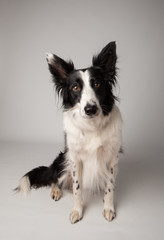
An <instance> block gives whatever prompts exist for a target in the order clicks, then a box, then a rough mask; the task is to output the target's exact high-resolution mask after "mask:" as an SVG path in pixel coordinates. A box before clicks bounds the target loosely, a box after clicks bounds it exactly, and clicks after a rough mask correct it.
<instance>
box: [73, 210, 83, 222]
mask: <svg viewBox="0 0 164 240" xmlns="http://www.w3.org/2000/svg"><path fill="white" fill-rule="evenodd" d="M81 219H82V212H79V211H78V210H72V212H71V214H70V221H71V223H72V224H74V223H77V222H79V221H80V220H81Z"/></svg>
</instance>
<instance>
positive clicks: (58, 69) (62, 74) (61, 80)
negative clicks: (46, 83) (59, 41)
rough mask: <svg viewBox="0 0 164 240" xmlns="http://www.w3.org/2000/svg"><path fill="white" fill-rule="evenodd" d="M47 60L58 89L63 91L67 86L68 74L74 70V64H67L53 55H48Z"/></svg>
mask: <svg viewBox="0 0 164 240" xmlns="http://www.w3.org/2000/svg"><path fill="white" fill-rule="evenodd" d="M46 59H47V62H48V66H49V70H50V72H51V74H52V76H53V81H54V83H55V85H56V89H57V90H58V91H60V89H62V88H63V87H64V86H65V84H66V78H67V76H68V74H69V73H70V72H72V71H73V70H74V65H73V62H71V61H69V62H66V61H64V60H63V59H61V58H60V57H58V56H56V55H55V54H52V53H46Z"/></svg>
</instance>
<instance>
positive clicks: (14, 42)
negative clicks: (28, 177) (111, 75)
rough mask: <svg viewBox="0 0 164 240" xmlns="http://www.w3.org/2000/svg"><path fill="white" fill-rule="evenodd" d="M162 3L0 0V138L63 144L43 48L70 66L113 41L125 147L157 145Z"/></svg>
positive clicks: (162, 117)
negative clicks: (68, 61) (64, 60)
mask: <svg viewBox="0 0 164 240" xmlns="http://www.w3.org/2000/svg"><path fill="white" fill-rule="evenodd" d="M163 13H164V2H163V1H160V0H158V1H157V0H154V1H151V0H150V1H146V0H145V1H122V0H120V1H117V0H116V1H109V0H108V1H107V0H106V1H105V0H101V1H98V0H91V1H85V0H83V1H78V0H76V1H63V0H60V1H55V0H53V1H51V0H48V1H44V0H40V1H37V0H36V1H31V0H29V1H24V0H22V1H18V0H13V1H6V0H1V1H0V35H1V37H0V140H2V141H8V140H9V141H41V142H56V141H57V142H62V141H63V133H62V114H61V110H60V102H59V101H58V98H57V97H55V94H54V87H53V84H52V83H51V78H50V74H49V71H48V68H47V63H46V61H45V52H47V51H49V52H54V53H55V54H57V55H59V56H61V57H63V58H65V59H69V58H71V59H73V61H74V63H75V66H76V67H77V68H81V67H82V68H83V67H87V66H89V65H90V64H91V59H92V55H93V54H95V53H97V52H98V51H100V50H101V48H102V47H104V46H105V45H106V44H107V43H108V42H109V41H113V40H116V42H117V53H118V67H119V72H118V80H119V88H118V90H117V95H118V96H119V97H120V99H121V102H120V104H119V105H120V108H121V111H122V114H123V119H124V147H125V149H128V151H132V149H137V152H141V151H144V152H145V153H148V152H149V153H150V151H151V152H152V153H154V151H155V150H156V151H157V152H158V153H159V151H163V146H164V144H163V142H164V134H163V133H164V131H163V122H164V112H163V109H164V108H163V89H164V80H163V62H164V61H163V60H164V47H163V44H164V27H163V23H164V14H163Z"/></svg>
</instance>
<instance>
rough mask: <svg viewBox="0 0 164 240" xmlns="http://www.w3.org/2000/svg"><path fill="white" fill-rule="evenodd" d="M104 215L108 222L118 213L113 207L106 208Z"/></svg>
mask: <svg viewBox="0 0 164 240" xmlns="http://www.w3.org/2000/svg"><path fill="white" fill-rule="evenodd" d="M103 215H104V218H105V219H106V220H107V221H108V222H111V221H112V220H113V219H114V218H115V217H116V213H115V212H114V211H113V210H111V209H104V212H103Z"/></svg>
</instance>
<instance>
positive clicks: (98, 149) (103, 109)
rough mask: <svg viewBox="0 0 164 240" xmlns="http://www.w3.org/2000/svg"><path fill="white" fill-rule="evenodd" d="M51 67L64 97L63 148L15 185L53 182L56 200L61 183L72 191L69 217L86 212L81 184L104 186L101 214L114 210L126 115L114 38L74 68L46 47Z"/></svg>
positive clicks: (26, 188)
mask: <svg viewBox="0 0 164 240" xmlns="http://www.w3.org/2000/svg"><path fill="white" fill-rule="evenodd" d="M46 59H47V62H48V66H49V70H50V73H51V74H52V78H53V82H54V84H55V86H56V91H57V93H58V94H59V95H60V96H61V98H62V103H63V119H64V132H65V150H64V151H63V152H61V153H60V154H59V156H58V157H57V158H56V159H55V160H54V162H53V163H52V164H51V165H50V166H49V167H45V166H42V167H38V168H35V169H33V170H31V171H30V172H28V173H26V174H25V175H24V176H23V177H22V179H21V180H20V183H19V186H18V187H17V188H16V190H17V191H20V192H22V193H25V194H26V193H28V192H29V191H30V189H31V188H39V187H44V186H51V187H52V190H51V197H52V198H53V199H54V200H55V201H57V200H59V199H60V197H61V196H62V189H65V188H67V189H68V188H69V189H72V191H73V208H72V211H71V214H70V221H71V223H76V222H77V221H79V220H81V219H82V216H83V201H82V189H86V188H87V189H90V190H91V191H96V190H101V191H102V190H103V191H104V200H103V202H104V207H103V215H104V217H105V219H106V220H108V221H112V220H113V219H114V218H115V216H116V213H115V209H114V186H115V178H116V173H117V164H118V155H119V151H120V148H121V139H122V137H121V129H122V118H121V114H120V111H119V109H118V107H117V106H116V103H115V102H116V100H117V98H116V97H115V96H114V93H113V87H114V86H115V85H116V69H117V68H116V61H117V56H116V44H115V42H110V43H109V44H108V45H107V46H105V47H104V48H103V49H102V51H101V52H100V53H99V54H98V55H97V56H94V57H93V60H92V66H91V67H89V68H85V69H78V70H77V69H75V68H74V64H73V62H71V61H64V60H63V59H61V58H59V57H58V56H56V55H54V54H52V53H47V55H46Z"/></svg>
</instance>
